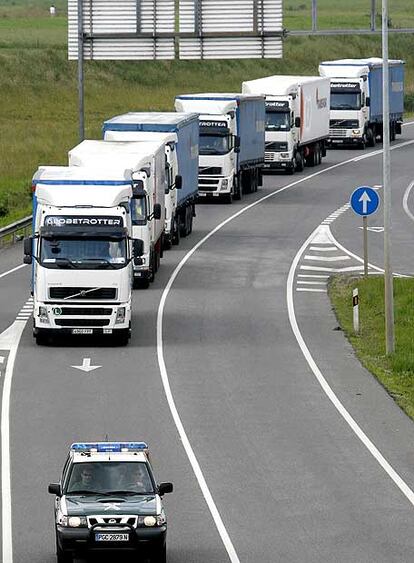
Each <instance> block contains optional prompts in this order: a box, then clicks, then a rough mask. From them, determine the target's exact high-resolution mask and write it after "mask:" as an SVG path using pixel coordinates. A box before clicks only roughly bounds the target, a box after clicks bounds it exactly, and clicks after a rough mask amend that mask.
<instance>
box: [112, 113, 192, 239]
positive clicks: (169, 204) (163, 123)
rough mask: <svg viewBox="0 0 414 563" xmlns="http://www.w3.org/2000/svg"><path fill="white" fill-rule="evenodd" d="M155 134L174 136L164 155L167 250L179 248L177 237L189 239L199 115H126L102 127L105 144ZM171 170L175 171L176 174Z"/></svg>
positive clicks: (113, 118)
mask: <svg viewBox="0 0 414 563" xmlns="http://www.w3.org/2000/svg"><path fill="white" fill-rule="evenodd" d="M155 133H157V134H159V135H162V134H168V135H174V144H173V143H171V142H169V143H168V147H169V148H167V151H166V154H167V166H168V174H167V175H168V176H169V187H168V189H169V196H170V200H168V198H167V200H166V214H167V223H168V225H167V226H166V232H167V237H165V246H166V247H167V248H168V247H169V246H170V245H171V244H178V243H179V240H180V236H183V237H185V236H187V235H189V234H190V233H191V231H192V229H193V218H194V217H195V202H196V199H197V195H198V184H197V175H198V115H197V114H196V113H174V112H129V113H124V114H123V115H118V116H115V117H112V118H111V119H107V120H106V121H105V122H104V124H103V136H104V139H108V140H123V139H128V140H133V139H134V138H135V137H134V136H135V135H143V136H144V137H145V135H147V134H155ZM124 135H125V136H126V137H124ZM170 138H171V137H170ZM169 159H170V160H169ZM174 166H177V167H178V168H177V170H178V172H177V171H175V170H174V168H173V167H174ZM177 173H178V176H177ZM177 189H178V191H176V190H177Z"/></svg>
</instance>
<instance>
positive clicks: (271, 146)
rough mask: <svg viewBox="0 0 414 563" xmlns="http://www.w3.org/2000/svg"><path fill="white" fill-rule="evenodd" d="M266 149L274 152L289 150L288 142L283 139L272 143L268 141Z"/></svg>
mask: <svg viewBox="0 0 414 563" xmlns="http://www.w3.org/2000/svg"><path fill="white" fill-rule="evenodd" d="M265 150H267V151H274V152H286V151H287V150H288V144H287V143H283V142H281V141H272V142H271V143H266V146H265Z"/></svg>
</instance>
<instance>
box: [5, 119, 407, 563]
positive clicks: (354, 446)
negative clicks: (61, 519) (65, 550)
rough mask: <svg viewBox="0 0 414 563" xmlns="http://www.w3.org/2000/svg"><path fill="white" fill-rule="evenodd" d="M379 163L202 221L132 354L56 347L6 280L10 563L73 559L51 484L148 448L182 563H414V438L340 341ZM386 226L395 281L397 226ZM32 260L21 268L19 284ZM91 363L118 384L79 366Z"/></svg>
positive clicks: (149, 295) (145, 309)
mask: <svg viewBox="0 0 414 563" xmlns="http://www.w3.org/2000/svg"><path fill="white" fill-rule="evenodd" d="M413 139H414V126H406V127H405V128H404V131H403V135H402V136H401V137H399V138H398V141H397V142H396V143H394V144H393V146H394V147H395V148H394V150H393V151H392V181H393V192H392V193H393V195H392V204H393V254H392V264H393V269H394V271H398V272H400V273H405V274H412V273H413V271H414V264H413V258H412V252H411V244H412V238H413V237H412V233H413V229H414V223H413V222H412V219H411V218H410V217H409V215H408V214H407V213H406V211H405V210H404V208H403V197H404V193H405V192H406V190H407V187H408V186H409V184H410V183H411V182H412V181H413V179H414V172H413V165H412V155H413V149H414V144H405V145H404V146H401V147H400V148H397V146H398V145H401V144H402V143H406V142H409V141H411V140H413ZM377 148H378V147H377ZM371 152H372V151H371ZM374 152H375V149H374ZM368 155H369V151H365V152H364V153H362V152H361V151H355V150H354V151H348V150H336V151H330V152H329V153H328V157H327V158H326V159H325V160H324V164H323V165H322V166H320V167H318V168H314V169H307V170H306V172H305V173H302V174H297V175H294V176H284V175H268V176H265V185H264V187H263V188H262V189H260V190H259V191H258V192H257V193H256V194H252V195H249V196H245V197H244V198H243V199H242V201H241V202H234V203H233V204H232V205H225V204H223V205H220V204H216V203H203V204H201V205H199V206H198V211H197V218H196V220H195V227H194V231H193V233H192V235H191V236H190V237H188V238H187V239H182V240H181V244H180V246H179V247H178V248H176V247H174V248H173V249H172V250H170V251H168V252H166V253H165V254H164V259H163V261H162V266H161V268H160V270H159V272H158V274H157V276H158V277H157V279H156V281H155V282H154V284H153V285H152V286H151V288H150V289H148V290H141V291H135V293H134V315H133V336H132V340H131V343H130V344H129V346H127V347H126V348H117V347H113V346H110V345H107V346H102V345H99V343H98V344H96V343H94V344H93V345H92V344H91V343H90V342H89V341H87V340H86V339H85V340H84V341H68V342H65V343H64V345H63V344H61V345H59V346H42V347H39V346H36V344H35V343H34V340H33V338H32V335H31V321H30V319H29V317H30V309H31V303H30V301H28V299H29V297H30V293H29V276H30V269H29V268H28V267H22V268H19V269H18V270H16V271H14V272H12V273H10V274H7V275H3V276H2V277H0V289H1V291H0V310H1V315H0V332H1V333H2V334H0V373H1V378H0V383H1V391H2V409H3V410H2V434H1V440H2V443H1V446H2V447H1V454H2V457H1V464H2V480H3V481H2V497H1V500H2V513H1V515H2V526H3V527H2V548H3V559H2V561H3V563H12V562H14V563H35V562H36V563H51V562H53V561H55V546H54V524H53V498H52V497H51V496H50V495H48V493H47V485H48V483H49V482H53V481H57V480H58V479H59V476H60V472H61V468H62V465H63V463H64V460H65V457H66V454H67V450H68V447H69V445H70V444H71V443H72V442H74V441H77V440H78V441H92V440H103V439H105V437H106V436H108V437H109V439H110V440H122V439H125V440H145V441H147V442H148V443H149V445H150V449H151V451H152V454H153V459H154V462H155V471H156V476H157V478H158V479H159V481H167V480H168V481H169V480H171V481H173V483H174V493H173V494H172V495H168V496H167V497H165V506H166V511H167V514H168V517H169V532H168V561H169V563H225V562H227V561H231V562H232V563H237V562H241V563H258V562H263V563H274V562H275V563H276V562H278V563H279V562H280V563H291V562H292V563H298V562H306V563H321V562H326V563H332V562H334V561H335V562H340V563H351V562H352V563H373V562H375V563H393V562H395V563H397V562H398V563H402V562H409V561H412V558H413V553H414V536H413V534H412V527H413V525H414V510H413V503H414V495H413V493H412V490H413V489H414V451H413V443H414V426H413V424H412V422H411V421H410V420H409V419H408V418H407V417H406V416H405V415H404V414H403V413H402V411H401V410H400V409H399V408H398V407H397V406H396V405H395V403H394V402H393V400H392V399H391V398H390V397H389V396H388V395H387V394H386V393H385V391H384V389H383V388H382V387H381V386H380V385H379V384H378V383H376V381H375V380H374V379H373V378H372V377H371V376H370V375H369V374H368V373H367V372H366V371H365V370H364V369H362V368H361V367H360V365H359V363H358V362H357V360H356V359H355V357H354V355H353V353H352V350H351V348H350V346H349V344H348V343H347V342H346V340H345V338H344V336H343V334H342V333H341V332H340V331H338V330H335V329H336V328H337V322H336V320H335V317H334V315H333V313H332V311H331V307H330V303H329V300H328V297H327V294H326V281H327V276H329V275H331V273H334V271H339V270H342V271H360V269H361V260H360V259H361V257H362V231H361V229H360V226H361V219H360V218H358V217H357V216H355V215H354V214H353V212H352V211H351V210H349V209H348V208H347V206H346V204H347V202H348V201H349V196H350V193H351V192H352V190H353V189H354V188H355V187H357V186H360V185H372V186H377V188H378V190H379V193H380V195H382V194H381V187H380V185H381V183H382V168H381V166H382V160H381V158H382V157H381V154H373V155H371V156H369V157H368ZM360 156H364V157H367V158H363V159H358V157H360ZM355 159H357V160H356V161H355ZM266 196H268V197H266ZM255 202H257V204H256V205H252V204H253V203H255ZM408 205H409V206H410V205H411V209H412V210H413V212H414V196H413V195H411V196H410V197H409V198H408ZM247 207H248V208H247ZM242 210H244V211H243V212H241V211H242ZM336 211H338V212H337V213H335V212H336ZM238 212H241V213H239V214H238ZM332 214H334V215H332ZM232 216H234V217H233V219H231V220H228V219H229V218H231V217H232ZM227 220H228V221H227ZM226 221H227V222H226ZM220 225H221V226H220ZM369 225H370V227H378V229H376V230H375V229H374V230H371V231H370V232H369V260H370V262H371V264H372V265H373V266H377V267H378V268H381V266H382V262H383V257H382V243H383V232H382V231H381V227H383V223H382V214H381V210H380V211H379V212H378V214H377V215H375V216H374V217H373V218H372V219H369ZM217 226H220V228H218V229H217V230H216V231H215V232H214V233H213V234H211V233H212V231H213V229H215V228H216V227H217ZM210 234H211V236H209V235H210ZM203 239H205V240H204V242H202V241H203ZM199 242H202V244H200V245H199V246H198V247H197V248H196V249H195V251H194V252H193V253H192V254H191V255H190V256H188V255H187V253H188V252H189V251H190V250H191V249H193V247H194V246H195V245H196V244H197V243H199ZM21 254H22V248H21V245H16V246H15V247H13V248H11V249H8V250H3V251H2V252H1V254H0V276H1V274H4V273H6V272H7V271H8V270H10V269H12V268H14V267H16V266H18V265H20V264H21ZM178 264H181V266H180V268H179V270H178V271H176V272H175V274H174V275H175V277H174V280H173V283H172V284H171V283H170V284H169V285H168V292H165V291H164V290H165V288H166V286H167V284H168V282H169V280H170V278H171V275H172V274H173V272H174V270H175V268H176V267H177V265H178ZM344 269H345V270H344ZM372 271H374V269H372ZM162 297H163V300H162V307H161V309H159V307H160V302H161V298H162ZM16 318H17V319H18V320H17V321H15V319H16ZM10 326H11V329H9V330H8V331H6V329H8V327H10ZM157 328H158V333H157ZM292 329H293V330H292ZM5 331H6V332H5ZM20 335H21V337H20ZM161 335H162V340H161ZM19 338H20V339H19ZM83 358H90V359H91V363H92V365H98V366H100V367H99V369H96V370H94V371H91V372H89V373H85V372H83V371H80V370H77V369H76V368H74V367H72V366H79V365H81V364H82V361H83ZM315 366H316V367H315ZM319 376H321V377H319ZM166 389H167V391H168V390H169V389H170V390H171V396H169V398H168V399H167V395H166ZM9 396H10V402H8V400H7V399H8V397H9ZM8 407H9V411H8V410H7V409H8ZM173 414H174V417H173ZM177 424H178V426H177ZM197 464H198V465H197ZM9 475H10V480H11V487H10V491H9V492H8V487H7V482H8V476H9ZM9 493H10V495H9ZM8 495H9V496H8ZM10 517H11V519H10Z"/></svg>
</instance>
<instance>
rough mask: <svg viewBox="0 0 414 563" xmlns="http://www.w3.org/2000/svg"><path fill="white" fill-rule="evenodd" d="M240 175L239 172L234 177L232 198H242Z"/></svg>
mask: <svg viewBox="0 0 414 563" xmlns="http://www.w3.org/2000/svg"><path fill="white" fill-rule="evenodd" d="M241 176H242V174H241V173H240V174H238V175H237V176H235V177H234V184H233V186H234V189H233V199H236V200H240V199H241V198H242V185H241Z"/></svg>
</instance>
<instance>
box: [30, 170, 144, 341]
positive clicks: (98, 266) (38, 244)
mask: <svg viewBox="0 0 414 563" xmlns="http://www.w3.org/2000/svg"><path fill="white" fill-rule="evenodd" d="M132 189H133V181H132V173H131V171H130V170H127V169H124V170H122V169H118V170H116V169H105V168H103V167H102V166H100V167H99V168H95V167H90V168H88V167H82V168H78V167H65V166H45V167H40V168H39V169H38V171H37V172H36V173H35V175H34V177H33V235H32V236H31V237H30V238H27V239H25V241H24V254H25V256H24V262H25V263H26V264H32V265H33V266H32V294H33V302H34V303H33V334H34V336H35V338H36V342H37V343H38V344H42V343H44V342H45V341H46V340H47V339H48V338H49V337H50V336H55V335H58V334H61V335H63V334H65V335H67V334H73V335H96V334H98V335H100V336H103V337H112V338H116V339H117V341H118V343H119V344H123V345H124V344H126V343H127V342H128V340H129V337H130V334H131V300H132V267H133V266H132V263H133V261H134V260H135V261H137V262H139V261H140V253H141V247H140V243H139V241H136V242H132V240H131V239H132V224H131V213H130V206H131V199H132ZM134 252H135V257H134Z"/></svg>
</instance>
